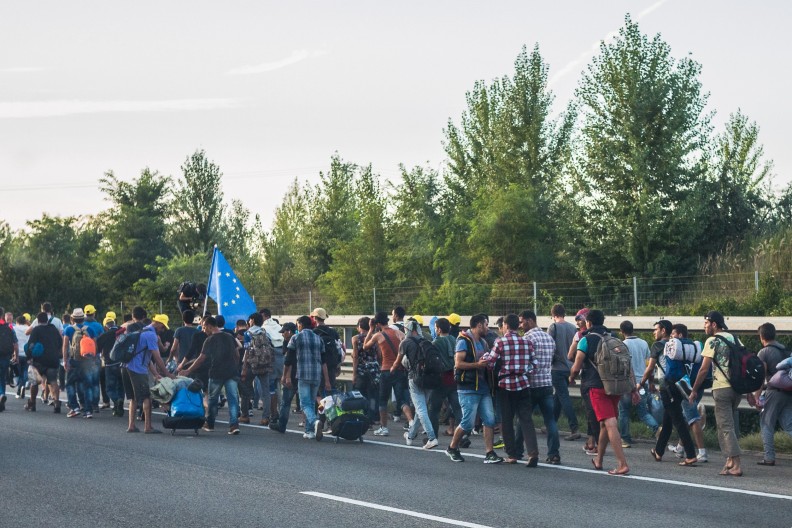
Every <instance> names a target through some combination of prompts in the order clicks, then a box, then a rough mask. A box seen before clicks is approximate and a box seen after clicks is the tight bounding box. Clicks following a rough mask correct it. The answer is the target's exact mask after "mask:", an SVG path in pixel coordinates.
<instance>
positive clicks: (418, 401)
mask: <svg viewBox="0 0 792 528" xmlns="http://www.w3.org/2000/svg"><path fill="white" fill-rule="evenodd" d="M409 386H410V397H411V398H412V402H413V405H415V418H416V419H415V420H413V422H412V425H411V426H410V430H409V431H408V432H407V436H408V438H415V437H416V436H418V425H419V424H418V422H419V421H420V422H421V425H423V428H424V429H426V435H427V436H428V437H429V440H437V435H436V434H435V430H434V428H433V427H432V422H431V421H430V420H429V409H428V407H427V405H426V400H427V399H428V398H429V397H430V396H431V393H432V391H430V390H426V389H422V388H421V387H419V386H418V385H416V384H415V382H414V381H413V380H409Z"/></svg>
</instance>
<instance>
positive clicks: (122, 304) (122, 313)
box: [121, 301, 124, 321]
mask: <svg viewBox="0 0 792 528" xmlns="http://www.w3.org/2000/svg"><path fill="white" fill-rule="evenodd" d="M123 316H124V301H121V320H122V321H123V319H124V317H123Z"/></svg>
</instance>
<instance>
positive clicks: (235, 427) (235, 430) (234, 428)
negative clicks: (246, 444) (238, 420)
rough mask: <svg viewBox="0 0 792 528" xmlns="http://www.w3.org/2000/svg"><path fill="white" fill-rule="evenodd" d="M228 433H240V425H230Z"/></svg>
mask: <svg viewBox="0 0 792 528" xmlns="http://www.w3.org/2000/svg"><path fill="white" fill-rule="evenodd" d="M228 434H230V435H238V434H239V426H238V425H232V426H231V427H229V428H228Z"/></svg>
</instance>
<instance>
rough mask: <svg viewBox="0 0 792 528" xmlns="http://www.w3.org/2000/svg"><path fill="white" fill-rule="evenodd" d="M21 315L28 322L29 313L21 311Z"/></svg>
mask: <svg viewBox="0 0 792 528" xmlns="http://www.w3.org/2000/svg"><path fill="white" fill-rule="evenodd" d="M22 317H24V318H25V321H27V322H28V323H29V322H30V314H29V313H23V314H22Z"/></svg>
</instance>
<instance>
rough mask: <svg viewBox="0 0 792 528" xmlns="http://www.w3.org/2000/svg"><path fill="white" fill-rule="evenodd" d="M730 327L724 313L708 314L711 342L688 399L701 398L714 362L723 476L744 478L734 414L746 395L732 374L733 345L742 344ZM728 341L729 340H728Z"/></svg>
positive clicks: (706, 318)
mask: <svg viewBox="0 0 792 528" xmlns="http://www.w3.org/2000/svg"><path fill="white" fill-rule="evenodd" d="M726 330H728V327H727V326H726V322H725V320H724V318H723V315H722V314H721V313H720V312H716V311H714V310H713V311H711V312H709V313H707V315H705V316H704V333H705V334H707V336H708V338H707V341H706V342H705V343H704V350H703V351H702V352H701V355H702V360H701V369H700V370H699V373H698V376H696V381H695V382H694V384H693V390H692V391H691V393H690V396H689V397H688V401H689V402H690V403H693V402H695V401H696V399H697V398H698V391H699V389H700V388H701V386H702V384H703V383H704V380H705V379H706V377H707V371H708V370H709V369H710V367H711V366H712V364H713V362H714V363H715V365H716V368H714V369H713V370H712V399H713V400H715V423H716V425H717V429H718V445H720V449H721V452H722V453H723V454H724V455H725V456H726V464H725V465H724V466H723V469H722V470H721V471H720V473H719V475H723V476H725V477H741V476H742V474H743V472H742V466H741V464H740V455H741V454H742V452H741V451H740V444H739V442H738V441H737V432H736V431H735V429H734V413H735V412H736V411H737V406H738V405H740V400H742V395H741V394H740V393H738V392H737V391H735V390H734V389H733V388H732V385H731V383H730V381H729V377H728V375H727V374H726V373H727V372H728V371H729V356H730V350H731V349H730V348H729V344H728V343H731V344H733V345H736V344H737V343H739V340H738V339H737V337H735V336H734V335H733V334H731V333H729V332H726ZM727 342H728V343H727ZM748 401H749V403H751V402H754V399H753V395H751V396H750V397H749V400H748Z"/></svg>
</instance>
